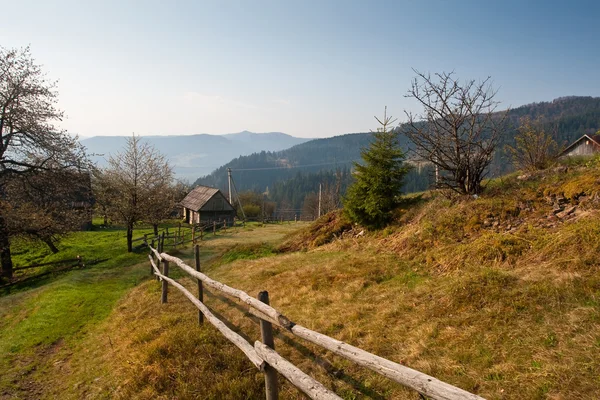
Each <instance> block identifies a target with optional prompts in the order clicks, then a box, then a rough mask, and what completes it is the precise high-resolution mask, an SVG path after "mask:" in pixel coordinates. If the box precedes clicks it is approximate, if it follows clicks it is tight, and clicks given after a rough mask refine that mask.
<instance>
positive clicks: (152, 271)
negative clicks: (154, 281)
mask: <svg viewBox="0 0 600 400" xmlns="http://www.w3.org/2000/svg"><path fill="white" fill-rule="evenodd" d="M152 247H154V240H153V241H152ZM150 258H152V260H154V252H153V251H152V249H150ZM150 275H154V268H153V267H152V263H150Z"/></svg>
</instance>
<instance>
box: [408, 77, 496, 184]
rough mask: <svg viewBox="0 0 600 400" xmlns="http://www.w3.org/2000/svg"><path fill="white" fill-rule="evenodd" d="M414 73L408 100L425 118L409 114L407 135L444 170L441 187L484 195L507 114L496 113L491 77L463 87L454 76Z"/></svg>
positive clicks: (416, 149) (420, 153) (424, 155)
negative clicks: (412, 102)
mask: <svg viewBox="0 0 600 400" xmlns="http://www.w3.org/2000/svg"><path fill="white" fill-rule="evenodd" d="M415 72H416V73H417V77H416V78H415V79H414V81H413V83H412V86H411V89H410V90H409V91H408V94H407V95H406V97H412V98H414V99H416V100H417V101H418V102H419V103H420V104H421V106H422V107H423V114H420V115H416V116H415V115H413V114H412V113H408V112H407V113H406V115H407V117H408V123H407V124H405V125H404V126H403V127H402V128H403V134H404V135H406V136H407V137H408V138H409V139H410V140H411V141H412V142H413V143H414V152H415V153H416V155H417V157H418V158H419V159H421V160H426V161H429V162H431V163H432V164H433V165H435V166H436V167H437V168H439V170H440V172H441V174H440V176H439V179H438V180H437V182H436V185H437V186H438V187H441V188H449V189H452V190H453V191H456V192H458V193H461V194H478V193H480V192H481V190H482V186H481V181H482V180H483V178H485V176H486V174H487V167H488V166H489V165H490V163H491V162H492V158H493V156H494V151H495V149H496V146H497V144H498V139H499V137H500V135H501V134H502V133H503V130H504V128H505V124H504V122H505V120H506V116H507V112H508V111H507V112H505V113H502V114H495V110H496V107H497V105H498V102H497V101H495V96H496V91H494V90H493V89H492V87H491V84H490V78H489V77H488V78H487V79H485V80H484V81H482V82H479V83H476V82H475V81H474V80H470V81H465V82H459V80H458V79H456V78H454V74H453V73H441V74H435V76H434V77H431V76H430V75H425V74H423V73H420V72H417V71H415Z"/></svg>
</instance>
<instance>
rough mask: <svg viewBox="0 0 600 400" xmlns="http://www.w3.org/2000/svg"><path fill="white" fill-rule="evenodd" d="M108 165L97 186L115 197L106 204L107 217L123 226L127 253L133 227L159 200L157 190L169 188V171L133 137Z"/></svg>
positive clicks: (157, 155) (152, 151)
mask: <svg viewBox="0 0 600 400" xmlns="http://www.w3.org/2000/svg"><path fill="white" fill-rule="evenodd" d="M108 164H109V165H108V167H107V168H106V169H104V171H103V175H104V176H103V178H102V180H100V181H99V183H100V184H103V185H106V186H105V188H104V191H105V192H108V193H115V194H116V195H115V197H114V198H112V199H111V201H110V202H109V204H107V208H108V214H109V216H110V217H111V219H112V220H114V221H117V222H119V223H122V224H124V225H125V226H126V228H127V251H128V252H131V251H132V250H133V246H132V239H133V229H134V227H135V224H136V223H138V222H140V221H144V220H148V216H149V214H150V212H151V211H150V210H151V209H152V208H153V207H156V206H157V202H160V201H161V194H160V192H161V190H164V189H165V188H167V187H169V186H170V185H171V182H172V180H173V171H172V169H171V167H170V166H169V163H168V162H167V161H166V160H165V158H164V156H163V155H161V154H160V153H159V152H158V151H156V150H155V149H154V147H152V146H151V145H150V144H148V143H147V142H144V141H142V139H141V138H140V137H139V136H135V135H133V136H132V137H131V138H129V139H128V140H127V144H126V145H125V148H124V151H123V152H121V153H117V154H116V155H114V156H111V157H110V158H109V160H108ZM165 197H166V198H164V201H166V202H167V203H169V204H170V200H169V199H168V198H167V197H168V196H165Z"/></svg>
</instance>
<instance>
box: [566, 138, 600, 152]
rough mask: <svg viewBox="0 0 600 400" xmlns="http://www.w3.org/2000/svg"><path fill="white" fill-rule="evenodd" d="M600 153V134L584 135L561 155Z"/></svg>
mask: <svg viewBox="0 0 600 400" xmlns="http://www.w3.org/2000/svg"><path fill="white" fill-rule="evenodd" d="M598 153H600V134H599V133H596V134H595V135H583V136H582V137H580V138H579V139H577V140H576V141H575V142H573V144H571V145H570V146H569V147H567V148H566V149H565V150H564V151H563V152H562V154H561V157H572V156H591V155H594V154H598Z"/></svg>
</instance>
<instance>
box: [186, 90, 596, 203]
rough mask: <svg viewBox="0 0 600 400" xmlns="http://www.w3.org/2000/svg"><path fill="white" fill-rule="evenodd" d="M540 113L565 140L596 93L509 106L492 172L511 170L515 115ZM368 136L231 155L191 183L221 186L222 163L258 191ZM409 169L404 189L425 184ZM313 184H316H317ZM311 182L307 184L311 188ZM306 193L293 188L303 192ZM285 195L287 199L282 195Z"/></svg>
mask: <svg viewBox="0 0 600 400" xmlns="http://www.w3.org/2000/svg"><path fill="white" fill-rule="evenodd" d="M524 116H529V117H531V118H533V119H535V118H537V117H543V120H544V122H545V124H546V125H547V127H548V128H549V129H554V128H556V130H557V134H556V140H557V142H558V143H563V144H565V143H570V142H572V141H574V140H575V139H577V138H579V137H580V136H581V135H583V134H585V133H588V134H589V133H594V132H596V131H597V130H599V129H600V98H594V97H574V96H572V97H563V98H559V99H556V100H554V101H551V102H542V103H534V104H528V105H524V106H521V107H518V108H515V109H512V110H511V111H510V112H509V126H510V129H509V130H508V131H507V132H506V134H505V135H504V137H503V138H502V140H501V143H500V146H498V152H497V154H496V157H495V159H494V162H493V164H492V166H491V168H490V172H491V175H492V176H499V175H502V174H504V173H507V172H510V171H511V165H510V162H509V161H508V160H507V159H506V155H505V153H504V151H503V148H504V145H506V144H512V143H513V142H514V135H515V133H516V131H515V127H517V126H518V124H519V118H521V117H524ZM400 139H401V146H402V148H404V149H407V150H410V147H411V144H410V142H409V141H408V140H407V139H406V138H405V137H402V136H401V138H400ZM371 140H372V136H371V134H370V133H354V134H347V135H341V136H335V137H332V138H326V139H315V140H311V141H308V142H306V143H302V144H299V145H296V146H294V147H292V148H290V149H286V150H282V151H278V152H261V153H257V154H251V155H248V156H242V157H238V158H236V159H233V160H231V161H230V162H228V163H227V164H224V165H223V166H222V167H220V168H218V169H216V170H215V171H213V172H212V173H211V174H209V175H206V176H203V177H201V178H198V179H197V180H196V182H195V184H197V185H200V184H201V185H208V186H215V187H218V188H222V189H225V188H226V187H227V172H226V171H227V168H232V169H233V170H234V178H235V179H236V183H237V187H238V189H239V190H240V191H243V190H255V191H259V192H262V191H264V190H265V188H266V187H267V186H268V187H272V186H273V185H274V184H275V182H277V181H284V180H288V179H290V178H293V177H295V176H296V175H297V174H298V173H301V174H308V173H315V172H317V171H321V170H334V169H336V168H344V167H350V166H351V165H352V161H359V160H360V151H361V149H362V148H363V147H366V146H368V145H369V143H370V142H371ZM417 172H419V171H413V173H412V174H411V175H409V176H408V177H407V188H406V189H407V191H421V190H425V189H426V188H427V187H428V186H429V184H430V179H429V178H430V176H429V175H430V174H429V171H428V170H426V171H421V173H417ZM317 186H318V184H317ZM315 189H316V188H312V189H311V190H312V191H314V190H315ZM305 194H306V193H301V194H295V196H294V197H296V198H304V195H305ZM288 201H291V199H288Z"/></svg>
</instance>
